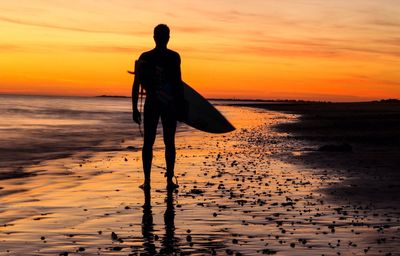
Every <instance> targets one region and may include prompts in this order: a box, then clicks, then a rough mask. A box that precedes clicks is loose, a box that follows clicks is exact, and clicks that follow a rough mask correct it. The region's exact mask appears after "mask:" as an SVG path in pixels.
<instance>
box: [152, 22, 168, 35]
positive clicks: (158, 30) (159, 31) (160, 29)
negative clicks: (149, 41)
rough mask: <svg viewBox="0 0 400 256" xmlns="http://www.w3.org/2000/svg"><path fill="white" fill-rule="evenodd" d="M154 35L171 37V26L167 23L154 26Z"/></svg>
mask: <svg viewBox="0 0 400 256" xmlns="http://www.w3.org/2000/svg"><path fill="white" fill-rule="evenodd" d="M154 36H157V37H161V38H166V37H169V27H168V26H167V25H165V24H158V25H157V26H156V27H155V28H154Z"/></svg>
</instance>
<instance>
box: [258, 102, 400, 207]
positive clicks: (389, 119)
mask: <svg viewBox="0 0 400 256" xmlns="http://www.w3.org/2000/svg"><path fill="white" fill-rule="evenodd" d="M252 106H253V107H258V108H263V109H268V110H274V111H280V112H283V113H292V114H296V115H299V118H298V120H296V121H295V122H284V123H280V124H277V125H276V126H275V129H276V130H277V131H280V132H286V133H288V134H289V137H288V139H289V140H291V141H292V143H297V144H298V145H297V150H296V152H294V153H292V152H288V154H285V156H282V157H281V159H285V160H286V161H288V162H290V163H294V164H300V165H303V166H307V167H308V168H313V169H316V170H317V171H328V172H334V173H335V174H338V175H341V176H342V177H343V178H346V180H345V181H343V182H341V183H340V184H338V185H337V186H336V187H335V188H333V189H329V190H327V191H325V192H326V193H327V194H328V195H330V196H331V197H332V199H335V200H350V201H355V202H371V203H373V204H374V205H376V206H377V207H383V208H384V207H389V208H390V207H391V206H397V205H400V185H399V184H400V172H399V166H400V157H399V156H400V154H399V152H400V103H399V102H364V103H287V104H253V105H252Z"/></svg>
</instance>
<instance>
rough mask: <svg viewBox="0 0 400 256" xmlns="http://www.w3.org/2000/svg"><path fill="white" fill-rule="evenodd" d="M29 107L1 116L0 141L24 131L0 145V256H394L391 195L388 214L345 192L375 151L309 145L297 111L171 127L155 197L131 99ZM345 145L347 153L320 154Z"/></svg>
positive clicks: (236, 110)
mask: <svg viewBox="0 0 400 256" xmlns="http://www.w3.org/2000/svg"><path fill="white" fill-rule="evenodd" d="M32 100H33V99H32V98H26V97H25V98H24V97H22V96H21V98H18V99H16V98H12V99H8V102H9V103H8V104H9V105H7V106H4V104H5V103H3V106H2V107H3V109H7V111H6V112H3V111H2V112H1V113H7V114H3V115H4V116H3V118H2V120H3V121H2V123H1V124H2V125H1V128H2V130H1V132H2V134H3V135H4V134H5V135H6V134H8V133H7V132H9V131H11V130H17V131H20V133H14V134H18V136H19V137H10V136H9V137H7V136H5V135H4V136H2V141H1V148H0V149H1V152H2V156H1V157H2V159H1V160H2V161H1V166H0V167H1V177H2V179H1V180H0V196H1V205H0V255H141V254H142V255H154V254H159V255H168V254H188V255H210V254H211V255H212V254H214V255H262V254H264V255H399V253H398V251H399V250H400V236H399V230H400V211H399V209H398V207H397V205H398V204H396V202H397V201H395V200H397V199H396V198H397V197H396V196H397V194H388V192H387V191H386V192H382V194H380V195H381V196H383V197H384V198H387V197H388V195H390V196H394V198H392V203H391V204H389V203H388V201H385V203H382V204H381V203H380V202H379V200H376V198H374V197H373V196H371V193H370V191H364V190H361V191H359V190H357V191H358V195H359V196H354V197H353V196H351V195H353V194H354V190H352V189H354V188H358V187H357V186H358V185H359V184H364V183H362V182H358V180H357V179H360V178H363V177H364V176H366V177H368V178H369V177H372V178H373V177H375V176H376V175H375V176H374V175H372V176H367V175H364V174H365V172H362V171H361V170H360V169H362V168H364V165H363V164H367V163H366V162H364V160H365V159H367V157H366V156H367V153H368V152H369V153H368V154H371V152H370V151H368V152H367V153H365V154H366V155H364V153H362V154H361V156H359V155H358V152H364V151H362V150H361V151H360V148H361V149H363V148H362V147H361V146H360V145H362V144H359V143H358V142H357V143H356V142H355V141H354V140H340V141H337V140H332V138H331V139H328V140H325V141H324V140H321V139H319V140H316V139H313V138H310V137H312V136H311V135H309V136H306V135H307V134H306V133H305V132H306V131H307V129H305V128H304V125H305V124H307V121H306V120H305V118H306V117H307V114H306V113H305V112H304V111H303V112H300V111H299V108H298V107H295V108H294V107H293V106H289V107H287V108H286V109H282V108H283V105H282V106H280V107H281V109H278V108H279V107H269V106H268V107H266V106H258V105H252V106H251V107H249V106H240V105H238V104H236V105H235V106H228V105H226V104H221V103H218V102H215V104H216V105H217V108H218V109H219V110H220V111H221V112H222V113H223V114H224V115H226V117H227V118H228V119H229V120H230V121H231V122H232V123H233V124H234V125H235V127H236V128H237V129H236V131H234V132H232V133H229V134H221V135H215V134H207V133H203V132H200V131H196V130H194V129H192V128H190V127H187V126H185V125H183V124H179V126H178V133H177V137H176V146H177V163H176V171H175V174H176V176H177V179H178V182H179V185H180V188H179V189H178V191H177V192H174V193H168V192H167V191H166V189H165V185H166V180H165V177H164V172H165V169H164V166H165V163H164V148H163V143H162V136H160V135H161V134H159V136H158V138H157V140H156V144H155V150H154V161H153V170H152V189H151V192H150V193H145V192H144V191H142V190H141V189H139V188H138V186H139V185H140V184H141V183H142V181H143V180H142V178H143V176H142V171H141V143H142V142H141V141H142V138H141V136H140V132H139V129H138V127H137V125H134V124H133V123H132V122H131V119H130V118H131V112H130V100H129V99H90V98H84V97H82V98H79V99H78V98H68V97H66V98H56V99H54V98H51V99H47V100H44V99H43V98H40V99H38V102H40V103H38V105H35V106H34V108H33V106H32V104H31V103H29V102H30V101H32ZM2 102H5V101H2ZM17 102H19V103H21V102H22V103H23V104H22V103H21V104H22V106H25V107H24V108H22V107H15V106H16V103H17ZM77 102H80V103H79V104H77ZM11 103H12V104H11ZM24 104H25V105H24ZM10 105H12V106H13V107H10ZM19 106H21V105H19ZM309 111H310V112H309V113H314V114H315V113H316V110H315V109H314V110H309ZM16 113H22V114H21V115H22V116H19V117H18V120H19V121H18V122H17V123H18V124H19V125H18V127H14V126H13V125H12V124H13V122H16V117H17V116H18V115H16ZM27 113H28V114H29V115H32V118H31V119H27V117H26V115H27ZM318 115H319V116H321V114H318ZM314 116H315V115H314ZM12 118H14V119H12ZM316 119H318V118H316ZM316 119H313V122H314V123H315V120H316ZM34 120H40V121H37V122H34ZM28 121H29V122H28ZM45 121H46V122H45ZM317 123H318V122H317ZM296 125H297V126H298V125H302V126H301V127H300V128H297V129H298V130H296V128H295V127H297V126H296ZM311 130H315V131H318V129H315V127H314V128H312V129H311ZM322 130H323V129H322ZM344 130H345V129H344ZM299 131H302V132H299ZM319 131H321V129H320V130H319ZM159 132H161V130H160V131H159ZM310 133H311V134H312V135H315V134H316V133H315V132H314V133H313V132H310ZM321 133H322V131H321ZM339 133H340V132H339V131H338V130H337V134H339ZM328 134H333V133H332V132H331V131H330V132H328ZM301 136H303V137H301ZM306 137H307V138H306ZM320 137H324V138H325V137H327V136H326V134H325V135H324V134H323V133H322V135H321V136H320ZM390 138H392V139H390ZM393 138H396V135H393V134H392V135H391V136H388V139H389V141H394V139H393ZM341 143H348V144H350V145H351V146H352V148H351V149H352V150H351V151H352V153H349V152H326V151H320V150H318V149H319V148H320V147H321V146H323V145H330V144H335V145H336V144H341ZM367 145H369V146H370V147H372V148H375V149H376V148H377V147H375V145H373V146H371V144H370V143H369V144H368V143H367ZM365 147H367V146H365ZM393 147H395V143H393ZM380 149H382V150H388V146H387V145H386V144H384V145H380ZM379 152H380V151H379ZM388 152H389V151H388ZM390 152H392V153H393V152H396V151H390ZM4 153H7V154H4ZM19 153H20V154H21V155H18V154H19ZM350 154H353V155H356V156H355V157H359V158H360V159H359V161H361V163H360V162H354V158H351V159H349V155H350ZM353 157H354V156H353ZM377 158H379V157H376V159H377ZM317 159H319V160H318V161H317ZM343 159H348V160H346V161H347V162H346V161H345V160H343ZM391 159H392V160H393V161H395V159H396V158H395V156H393V157H392V158H391ZM324 161H325V162H324ZM327 161H328V162H327ZM349 162H352V164H351V165H347V164H348V163H349ZM386 162H388V163H391V164H395V162H390V161H389V160H388V161H386ZM327 163H329V164H327ZM375 164H376V163H375V162H373V163H369V165H370V166H371V168H370V169H368V170H369V172H372V170H376V168H374V167H375ZM346 166H348V167H347V168H344V167H346ZM376 166H381V165H380V164H379V163H378V164H377V165H376ZM397 166H398V165H397ZM394 167H396V165H394ZM357 168H359V169H357ZM379 168H381V167H379ZM382 168H386V169H378V171H379V173H382V172H384V171H387V172H386V173H387V175H386V176H387V177H390V178H388V179H387V180H388V181H391V182H392V183H393V184H394V186H392V187H389V186H388V184H389V183H387V182H386V181H385V180H384V179H383V177H386V176H385V175H382V176H381V177H382V179H383V181H382V179H381V178H377V179H374V180H373V184H374V185H375V186H377V187H379V188H380V189H382V188H384V187H387V188H388V189H396V186H398V182H397V180H396V177H397V176H396V175H397V174H396V171H395V169H394V168H393V167H392V166H386V167H382ZM389 169H390V170H389ZM369 172H367V173H369ZM369 181H370V182H372V181H371V180H369ZM352 184H353V186H352ZM362 187H364V186H362ZM367 187H368V186H367ZM343 188H344V189H343ZM343 190H344V192H346V193H348V195H347V196H346V197H344V196H343V194H340V193H339V192H343ZM393 191H394V190H393ZM393 191H390V192H393ZM396 191H397V190H396ZM356 195H357V194H356ZM362 196H364V197H362ZM366 198H367V199H368V200H366ZM378 198H379V197H378ZM393 200H394V201H393Z"/></svg>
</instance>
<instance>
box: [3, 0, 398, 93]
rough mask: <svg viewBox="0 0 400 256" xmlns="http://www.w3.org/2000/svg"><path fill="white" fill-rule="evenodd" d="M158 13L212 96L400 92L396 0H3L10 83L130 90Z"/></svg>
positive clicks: (42, 89) (40, 88)
mask: <svg viewBox="0 0 400 256" xmlns="http://www.w3.org/2000/svg"><path fill="white" fill-rule="evenodd" d="M158 23H166V24H168V25H169V26H170V28H171V41H170V44H169V47H170V48H171V49H174V50H176V51H178V52H179V53H180V54H181V58H182V71H183V79H184V80H185V81H186V82H188V83H189V84H191V85H192V86H193V87H194V88H196V89H197V90H198V91H199V92H201V93H202V94H203V95H205V96H206V97H224V98H264V99H282V98H290V99H313V100H334V101H358V100H369V99H379V98H400V72H399V69H400V68H399V67H400V2H399V1H397V0H380V1H376V0H352V1H348V0H335V1H326V0H280V1H276V0H249V1H236V0H202V1H188V0H172V1H171V0H170V1H161V0H147V1H141V0H136V1H130V0H113V1H97V0H82V1H66V0H19V1H15V0H2V1H1V3H0V28H1V37H0V69H1V73H0V93H21V94H55V95H100V94H112V95H129V94H130V89H131V84H132V76H130V75H128V74H127V73H126V70H127V69H133V61H134V60H135V59H136V58H137V57H138V56H139V55H140V53H141V52H142V51H146V50H149V49H151V48H152V47H153V45H154V43H153V39H152V30H153V27H154V26H155V25H157V24H158Z"/></svg>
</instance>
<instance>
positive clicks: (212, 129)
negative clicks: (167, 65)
mask: <svg viewBox="0 0 400 256" xmlns="http://www.w3.org/2000/svg"><path fill="white" fill-rule="evenodd" d="M128 73H129V74H135V72H132V71H128ZM183 97H184V99H185V101H186V108H187V109H186V113H187V114H186V117H185V119H184V120H182V122H184V123H185V124H187V125H189V126H191V127H193V128H195V129H198V130H200V131H203V132H208V133H227V132H232V131H234V130H235V127H234V126H233V125H232V124H231V123H230V122H229V121H228V120H227V119H226V118H225V117H224V115H222V114H221V112H219V111H218V110H217V109H216V108H215V107H214V106H213V105H212V104H211V103H210V102H209V101H208V100H206V99H205V98H204V97H203V96H201V94H200V93H198V92H197V91H196V90H195V89H193V88H192V87H191V86H190V85H188V84H187V83H185V82H183Z"/></svg>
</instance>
